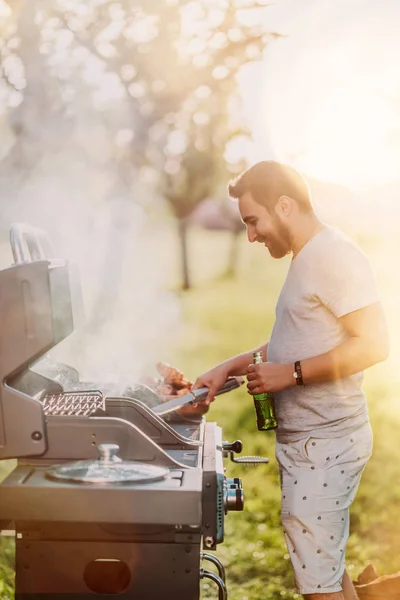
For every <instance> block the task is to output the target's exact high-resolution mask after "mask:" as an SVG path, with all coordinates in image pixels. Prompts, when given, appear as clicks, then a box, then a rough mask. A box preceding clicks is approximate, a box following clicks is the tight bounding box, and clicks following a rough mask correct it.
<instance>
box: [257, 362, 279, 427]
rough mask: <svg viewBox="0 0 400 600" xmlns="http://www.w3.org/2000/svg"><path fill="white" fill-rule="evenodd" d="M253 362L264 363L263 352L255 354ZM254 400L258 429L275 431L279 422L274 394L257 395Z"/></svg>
mask: <svg viewBox="0 0 400 600" xmlns="http://www.w3.org/2000/svg"><path fill="white" fill-rule="evenodd" d="M253 362H254V364H255V365H258V364H260V363H262V362H263V359H262V352H260V351H258V352H253ZM253 398H254V407H255V409H256V415H257V429H259V430H260V431H267V430H268V429H275V427H276V426H277V422H276V418H275V414H274V404H273V402H274V399H273V396H272V394H268V393H267V392H264V393H263V394H255V395H254V396H253Z"/></svg>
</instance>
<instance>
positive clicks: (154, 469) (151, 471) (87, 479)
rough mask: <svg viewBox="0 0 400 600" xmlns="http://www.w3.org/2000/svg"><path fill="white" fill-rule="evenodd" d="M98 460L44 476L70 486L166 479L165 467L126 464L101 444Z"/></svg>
mask: <svg viewBox="0 0 400 600" xmlns="http://www.w3.org/2000/svg"><path fill="white" fill-rule="evenodd" d="M98 450H99V458H98V459H97V460H80V461H76V462H72V463H66V464H63V465H56V466H54V467H52V468H51V469H49V470H48V471H47V472H46V475H47V476H48V477H50V478H51V479H56V480H58V481H63V482H68V481H69V482H71V483H103V484H107V483H153V482H155V481H160V480H162V479H164V478H165V476H166V475H168V473H169V469H168V468H166V467H158V466H155V465H149V464H146V463H140V462H133V461H125V460H122V459H121V458H119V456H117V452H118V450H119V446H117V445H116V444H100V445H99V447H98Z"/></svg>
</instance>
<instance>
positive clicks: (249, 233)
mask: <svg viewBox="0 0 400 600" xmlns="http://www.w3.org/2000/svg"><path fill="white" fill-rule="evenodd" d="M247 239H248V240H249V242H250V244H252V243H253V242H255V241H256V239H257V234H256V232H255V231H254V230H252V229H248V230H247Z"/></svg>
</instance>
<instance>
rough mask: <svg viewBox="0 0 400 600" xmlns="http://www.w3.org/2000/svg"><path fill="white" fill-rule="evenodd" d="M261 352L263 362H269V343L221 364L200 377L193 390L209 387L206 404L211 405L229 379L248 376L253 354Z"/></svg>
mask: <svg viewBox="0 0 400 600" xmlns="http://www.w3.org/2000/svg"><path fill="white" fill-rule="evenodd" d="M259 350H261V351H262V353H263V360H265V361H266V360H267V352H268V342H267V343H266V344H263V345H262V346H259V347H258V348H255V349H254V350H251V351H250V352H243V353H242V354H238V355H236V356H233V357H232V358H229V359H228V360H225V361H224V362H222V363H219V364H218V365H216V366H215V367H213V368H212V369H210V370H209V371H206V372H205V373H203V374H202V375H200V376H199V377H198V378H197V379H196V381H195V382H194V385H193V389H196V388H200V387H204V386H205V387H208V388H209V392H208V395H207V398H206V400H205V402H206V404H209V403H210V402H212V401H213V400H214V396H215V393H216V391H217V390H218V389H219V388H220V387H221V386H222V385H223V384H224V383H225V381H226V380H227V379H228V377H231V376H239V375H246V373H247V367H248V366H249V364H250V363H252V362H253V352H256V351H259Z"/></svg>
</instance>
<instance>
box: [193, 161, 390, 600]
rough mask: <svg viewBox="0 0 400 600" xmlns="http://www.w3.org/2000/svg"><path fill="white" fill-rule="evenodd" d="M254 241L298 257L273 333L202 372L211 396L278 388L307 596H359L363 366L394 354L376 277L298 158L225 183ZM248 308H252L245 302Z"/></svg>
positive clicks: (280, 450) (290, 515) (289, 510)
mask: <svg viewBox="0 0 400 600" xmlns="http://www.w3.org/2000/svg"><path fill="white" fill-rule="evenodd" d="M229 194H230V196H231V197H232V198H236V199H237V200H238V202H239V210H240V214H241V217H242V220H243V222H244V223H245V224H246V227H247V235H248V239H249V242H251V243H253V242H259V243H261V244H264V245H265V246H266V247H267V248H268V250H269V253H270V254H271V256H272V257H273V258H282V257H284V256H285V255H287V254H289V253H291V254H292V261H291V264H290V267H289V271H288V274H287V278H286V281H285V283H284V286H283V288H282V291H281V293H280V296H279V299H278V303H277V307H276V321H275V324H274V327H273V331H272V334H271V338H270V340H269V342H267V343H266V344H264V345H263V346H261V347H260V348H257V349H258V350H260V349H261V350H262V351H263V356H264V360H265V362H264V363H262V364H258V365H253V364H251V363H252V353H253V351H250V352H245V353H243V354H240V355H238V356H235V357H233V358H231V359H228V360H226V361H225V362H223V363H221V364H219V365H217V366H216V367H214V368H213V369H211V370H210V371H208V372H206V373H204V374H203V375H201V376H200V377H199V378H198V379H197V381H196V383H195V387H200V386H204V385H205V386H207V387H209V393H208V396H207V400H206V401H207V402H211V401H212V400H213V399H214V394H215V392H216V390H217V389H218V388H219V387H220V386H221V385H222V384H223V383H224V381H225V380H226V378H227V377H229V376H231V375H244V374H247V378H248V386H247V387H248V391H249V393H250V394H252V395H253V394H260V393H262V392H273V393H274V397H275V412H276V416H277V421H278V427H277V430H276V440H277V441H276V458H277V461H278V464H279V471H280V477H281V489H282V510H281V520H282V525H283V531H284V535H285V539H286V543H287V546H288V550H289V553H290V558H291V562H292V566H293V570H294V575H295V581H296V585H297V587H298V590H299V592H300V593H301V594H302V595H303V596H304V598H306V599H309V600H355V599H356V598H357V596H356V593H355V590H354V587H353V585H352V583H351V580H350V578H349V576H348V574H347V572H346V570H345V551H346V544H347V539H348V535H349V507H350V504H351V503H352V501H353V499H354V496H355V494H356V491H357V488H358V485H359V482H360V477H361V473H362V471H363V469H364V467H365V465H366V463H367V461H368V459H369V457H370V455H371V450H372V434H371V428H370V424H369V419H368V412H367V406H366V400H365V397H364V395H363V393H362V391H361V383H362V371H363V370H364V369H366V368H367V367H370V366H371V365H374V364H375V363H377V362H379V361H382V360H384V359H385V358H386V357H387V355H388V335H387V330H386V324H385V319H384V316H383V312H382V308H381V304H380V302H379V298H378V293H377V290H376V286H375V282H374V279H373V276H372V274H371V269H370V266H369V264H368V261H367V259H366V257H365V255H364V254H363V253H362V251H361V250H360V249H359V248H358V247H357V246H356V245H355V244H354V243H353V242H352V241H351V240H350V239H349V238H348V237H346V236H345V235H344V234H343V233H341V232H340V231H339V230H337V229H335V228H333V227H330V226H328V225H326V224H325V223H323V222H322V221H320V220H319V219H318V217H317V216H316V214H315V213H314V211H313V207H312V204H311V199H310V194H309V189H308V186H307V184H306V183H305V181H304V180H303V179H302V177H301V176H300V175H299V173H298V172H297V171H295V170H294V169H293V168H291V167H289V166H286V165H283V164H279V163H277V162H273V161H268V162H260V163H258V164H256V165H254V166H253V167H251V168H250V169H248V170H247V171H245V172H244V173H243V174H241V175H240V176H239V177H238V178H237V179H236V180H234V181H233V182H231V183H230V185H229ZM249 310H251V307H250V308H249Z"/></svg>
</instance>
